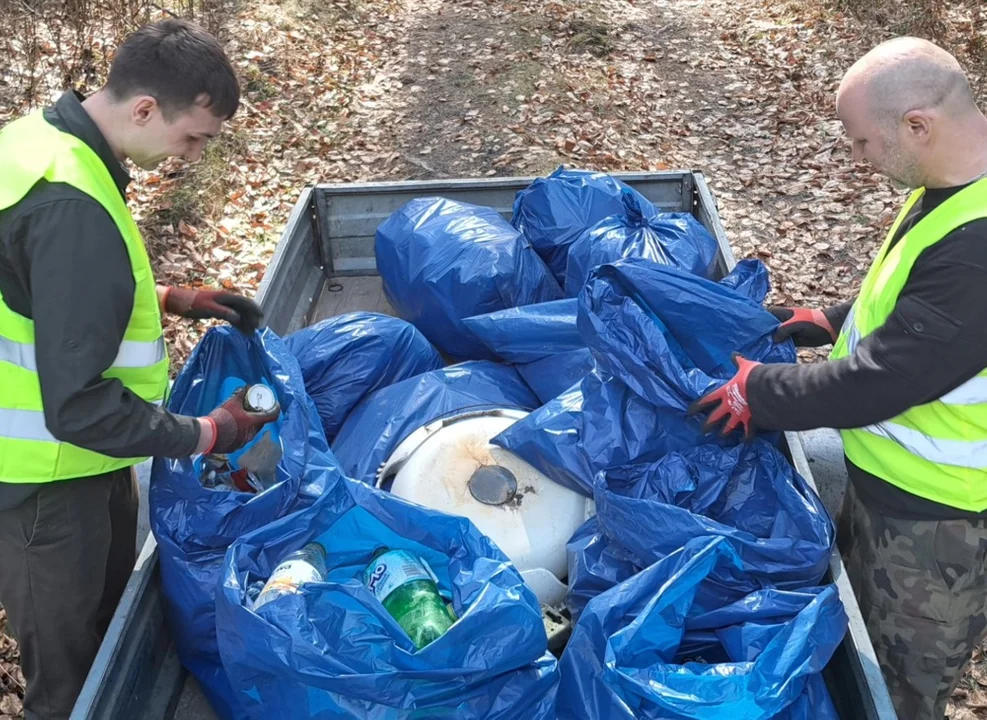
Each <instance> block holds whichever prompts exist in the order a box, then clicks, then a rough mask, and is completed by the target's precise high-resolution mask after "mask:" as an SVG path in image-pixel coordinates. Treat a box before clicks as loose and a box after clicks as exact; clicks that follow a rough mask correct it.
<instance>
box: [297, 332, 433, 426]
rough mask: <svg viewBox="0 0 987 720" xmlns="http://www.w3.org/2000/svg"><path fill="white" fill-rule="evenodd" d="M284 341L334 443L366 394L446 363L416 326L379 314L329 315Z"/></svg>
mask: <svg viewBox="0 0 987 720" xmlns="http://www.w3.org/2000/svg"><path fill="white" fill-rule="evenodd" d="M284 342H285V345H287V346H288V350H290V351H291V353H292V354H293V355H294V356H295V359H296V360H298V365H299V367H300V368H301V370H302V377H303V379H304V381H305V390H306V391H307V392H308V394H309V396H310V397H311V398H312V400H313V401H314V402H315V407H316V408H317V409H318V411H319V417H320V418H322V428H323V430H325V433H326V439H327V440H328V441H329V442H330V443H331V442H332V441H333V439H335V437H336V433H338V432H339V428H340V426H341V425H342V424H343V421H344V420H345V419H346V416H347V415H349V413H350V411H351V410H353V408H354V407H356V405H357V403H359V402H360V400H361V399H362V398H363V397H364V396H365V395H367V394H368V393H371V392H373V391H374V390H377V389H379V388H382V387H386V386H388V385H393V384H394V383H396V382H400V381H401V380H406V379H407V378H410V377H414V376H415V375H420V374H421V373H423V372H428V371H429V370H437V369H438V368H440V367H442V366H443V365H444V364H445V363H443V362H442V357H441V356H440V355H439V353H438V352H436V350H435V348H434V347H432V344H431V343H430V342H429V341H428V340H427V339H426V338H425V336H424V335H422V334H421V333H420V332H418V330H417V329H416V328H415V326H414V325H411V324H410V323H407V322H405V321H404V320H401V319H400V318H395V317H390V316H389V315H381V314H379V313H370V312H354V313H347V314H345V315H338V316H336V317H331V318H326V319H325V320H322V321H321V322H319V323H317V324H315V325H311V326H309V327H306V328H303V329H301V330H299V331H297V332H294V333H292V334H291V335H288V336H287V337H286V338H285V339H284Z"/></svg>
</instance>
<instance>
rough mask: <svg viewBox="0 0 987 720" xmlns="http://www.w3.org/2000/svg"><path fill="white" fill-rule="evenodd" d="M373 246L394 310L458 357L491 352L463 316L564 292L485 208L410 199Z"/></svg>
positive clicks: (521, 238)
mask: <svg viewBox="0 0 987 720" xmlns="http://www.w3.org/2000/svg"><path fill="white" fill-rule="evenodd" d="M374 251H375V253H376V258H377V270H378V271H379V272H380V277H381V281H382V284H383V287H384V294H385V295H386V296H387V299H388V301H389V302H390V303H391V306H392V307H393V308H394V310H395V311H396V312H397V314H398V315H400V316H401V317H402V318H404V319H405V320H408V321H409V322H411V323H413V324H414V325H415V327H417V328H418V329H419V330H421V331H422V333H424V335H425V337H427V338H428V339H429V340H430V341H431V342H432V343H433V344H434V345H435V346H436V347H437V348H438V349H439V350H441V351H442V352H444V353H446V354H447V355H449V356H451V357H452V358H454V359H456V360H480V359H488V360H490V359H494V357H495V355H493V353H491V352H490V351H489V350H488V349H487V348H486V346H484V345H483V343H481V342H479V341H478V340H476V338H474V337H473V336H472V334H471V333H470V332H469V330H468V329H467V328H466V327H465V326H464V325H463V323H462V322H461V320H462V318H465V317H470V316H472V315H481V314H483V313H488V312H492V311H494V310H503V309H504V308H510V307H517V306H519V305H529V304H531V303H539V302H547V301H549V300H558V299H559V298H561V297H562V291H561V290H560V289H559V285H558V283H557V282H556V281H555V278H553V277H552V274H551V273H550V272H549V271H548V268H546V267H545V263H543V262H542V260H541V258H540V257H539V256H538V254H537V253H536V252H535V251H534V249H533V248H532V247H531V245H530V243H529V242H528V241H527V240H526V239H525V238H524V236H523V235H522V234H521V233H519V232H518V231H517V230H515V229H514V228H513V227H511V225H510V223H508V222H507V220H505V219H504V218H503V217H502V216H501V215H500V214H499V213H498V212H497V211H496V210H494V209H493V208H489V207H482V206H479V205H471V204H469V203H463V202H457V201H455V200H448V199H446V198H437V197H425V198H416V199H414V200H410V201H408V202H407V203H405V204H404V205H403V206H402V207H401V208H400V209H398V210H396V211H395V212H394V213H392V214H391V216H390V217H388V218H387V220H385V221H384V222H383V223H381V224H380V226H379V227H378V228H377V232H376V235H375V239H374Z"/></svg>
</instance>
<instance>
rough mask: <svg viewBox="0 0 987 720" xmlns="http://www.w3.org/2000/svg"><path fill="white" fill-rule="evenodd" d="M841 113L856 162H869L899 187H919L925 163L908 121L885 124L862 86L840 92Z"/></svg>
mask: <svg viewBox="0 0 987 720" xmlns="http://www.w3.org/2000/svg"><path fill="white" fill-rule="evenodd" d="M837 116H838V117H839V119H840V121H841V122H842V123H843V128H844V130H845V131H846V134H847V137H848V138H849V139H850V142H851V144H852V153H853V160H854V162H867V163H869V164H870V165H871V166H872V167H873V168H874V169H875V170H876V171H877V172H879V173H881V174H882V175H884V176H885V177H887V178H888V179H889V180H891V182H892V183H894V184H895V185H897V186H899V187H904V188H917V187H921V186H922V185H923V184H924V174H923V172H922V168H921V163H920V162H919V158H918V156H917V153H916V150H915V149H914V148H912V147H911V142H910V136H909V133H908V129H907V128H906V127H904V125H905V123H903V122H899V123H897V124H896V125H895V126H894V127H888V126H886V125H884V124H882V123H881V122H880V121H879V120H878V119H877V118H875V116H874V113H872V112H871V110H870V108H869V107H868V103H867V98H866V97H865V96H864V94H863V92H862V91H861V89H860V88H859V87H855V88H850V89H848V90H847V91H846V92H843V93H841V94H840V97H839V99H838V101H837Z"/></svg>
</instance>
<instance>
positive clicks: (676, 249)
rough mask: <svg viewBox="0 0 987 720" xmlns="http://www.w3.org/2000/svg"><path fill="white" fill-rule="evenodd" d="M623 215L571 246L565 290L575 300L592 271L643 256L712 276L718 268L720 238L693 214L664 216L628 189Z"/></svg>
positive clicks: (605, 221)
mask: <svg viewBox="0 0 987 720" xmlns="http://www.w3.org/2000/svg"><path fill="white" fill-rule="evenodd" d="M621 199H622V201H623V203H624V212H622V213H619V214H615V215H611V216H610V217H607V218H604V219H603V220H601V221H600V222H598V223H596V224H595V225H593V226H591V227H589V228H587V229H586V230H585V231H583V232H582V233H580V234H579V236H578V237H577V238H576V239H575V240H574V241H573V243H572V245H570V246H569V256H568V258H569V259H568V262H567V264H566V274H565V283H564V284H563V288H564V289H565V293H566V295H567V296H568V297H576V296H577V295H578V294H579V291H580V290H582V287H583V285H584V284H585V283H586V280H588V279H589V275H590V272H592V270H593V269H594V268H597V267H599V266H600V265H605V264H607V263H613V262H617V261H618V260H620V259H622V258H629V257H635V258H643V259H645V260H650V261H651V262H655V263H661V264H662V265H669V266H671V267H676V268H679V269H680V270H683V271H685V272H688V273H692V274H693V275H700V276H702V277H710V276H711V274H712V273H713V272H715V270H716V265H715V260H716V254H717V249H718V246H717V243H716V238H714V237H713V236H712V235H710V233H709V231H708V230H706V228H704V227H703V226H702V225H701V224H700V223H699V221H698V220H696V218H695V217H694V216H693V215H692V214H691V213H663V212H659V211H658V208H656V207H655V206H654V205H652V204H651V203H650V202H648V201H647V200H645V199H644V198H643V197H641V195H640V194H639V193H636V192H634V191H632V190H629V189H628V190H624V192H623V194H622V196H621Z"/></svg>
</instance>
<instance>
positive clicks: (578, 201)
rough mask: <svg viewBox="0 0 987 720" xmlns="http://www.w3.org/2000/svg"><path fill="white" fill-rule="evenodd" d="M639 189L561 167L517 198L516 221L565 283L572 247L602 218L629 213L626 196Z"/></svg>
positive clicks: (534, 183)
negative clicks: (625, 205) (567, 263)
mask: <svg viewBox="0 0 987 720" xmlns="http://www.w3.org/2000/svg"><path fill="white" fill-rule="evenodd" d="M625 191H629V192H631V193H634V194H635V195H637V196H638V197H639V198H640V200H641V201H643V202H644V203H648V202H649V201H648V200H647V199H646V198H645V197H644V196H643V195H641V194H640V193H638V192H637V191H636V190H633V189H632V188H630V187H629V186H628V185H626V184H624V183H622V182H621V181H620V180H618V179H617V178H615V177H612V176H610V175H607V174H606V173H601V172H593V171H589V170H566V169H565V168H564V167H561V166H560V167H558V168H557V169H556V170H555V172H553V173H552V174H551V175H549V176H548V177H544V178H538V179H537V180H535V181H534V182H533V183H531V185H529V186H528V187H527V188H525V189H524V190H521V191H520V192H518V193H517V195H515V197H514V217H513V219H512V220H511V223H512V224H513V225H514V227H516V228H517V229H518V230H520V231H521V232H522V233H524V236H525V237H526V238H528V240H529V241H531V244H532V246H534V248H535V250H536V251H537V252H538V254H539V255H540V256H541V257H542V259H543V260H544V261H545V263H546V264H547V265H548V267H549V269H550V270H551V271H552V274H553V275H554V276H555V279H556V280H558V282H559V284H560V285H561V284H562V283H563V282H564V281H565V272H566V262H567V257H568V254H569V246H570V245H571V244H572V242H573V241H575V239H576V238H577V237H579V235H580V234H582V233H583V232H584V231H586V230H587V229H588V228H590V227H592V226H593V225H595V224H596V223H598V222H599V221H600V220H602V219H603V218H606V217H610V216H611V215H619V214H622V213H623V212H624V202H623V200H622V194H623V193H624V192H625Z"/></svg>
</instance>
